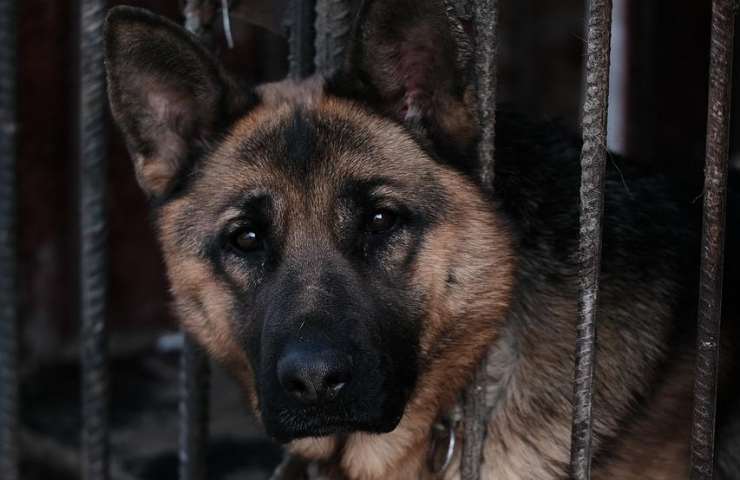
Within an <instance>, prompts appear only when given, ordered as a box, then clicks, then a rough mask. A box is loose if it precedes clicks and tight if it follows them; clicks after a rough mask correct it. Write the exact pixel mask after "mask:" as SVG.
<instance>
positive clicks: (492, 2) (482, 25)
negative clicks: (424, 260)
mask: <svg viewBox="0 0 740 480" xmlns="http://www.w3.org/2000/svg"><path fill="white" fill-rule="evenodd" d="M470 4H472V5H471V6H472V21H473V30H474V33H475V38H474V43H475V50H474V51H475V56H474V67H475V81H476V85H475V87H476V88H475V91H476V105H477V114H478V123H479V128H480V139H479V143H478V162H479V165H480V173H479V175H480V179H481V185H483V186H484V188H485V189H486V190H488V191H492V190H493V178H494V142H495V133H496V71H497V67H496V59H497V55H496V54H497V51H496V47H497V40H496V33H497V29H498V0H478V1H473V2H470ZM488 363H489V359H488V356H486V358H484V360H483V362H482V364H481V366H480V367H479V368H478V371H477V372H476V374H475V378H474V380H473V384H472V386H471V388H469V389H468V391H467V392H466V397H465V405H464V410H465V411H464V422H463V428H464V436H463V439H464V440H463V451H462V471H461V475H462V479H463V480H478V479H479V478H480V470H481V463H482V460H483V445H484V443H485V438H486V430H487V424H488V418H489V417H490V413H491V409H492V408H493V404H494V401H495V398H494V396H492V395H491V394H490V393H489V390H490V389H489V388H486V387H487V386H488V385H489V383H490V379H489V376H488V372H487V371H488Z"/></svg>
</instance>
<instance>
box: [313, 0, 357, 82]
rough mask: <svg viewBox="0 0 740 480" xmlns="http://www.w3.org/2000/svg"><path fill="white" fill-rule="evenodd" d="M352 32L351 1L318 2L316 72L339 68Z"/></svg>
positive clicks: (332, 0) (326, 0)
mask: <svg viewBox="0 0 740 480" xmlns="http://www.w3.org/2000/svg"><path fill="white" fill-rule="evenodd" d="M351 31H352V5H351V1H350V0H316V59H315V65H316V71H317V72H319V73H322V74H329V73H331V72H333V71H334V70H336V69H337V68H339V67H340V66H341V65H342V61H343V60H344V51H345V48H346V46H347V44H348V42H349V36H350V33H351Z"/></svg>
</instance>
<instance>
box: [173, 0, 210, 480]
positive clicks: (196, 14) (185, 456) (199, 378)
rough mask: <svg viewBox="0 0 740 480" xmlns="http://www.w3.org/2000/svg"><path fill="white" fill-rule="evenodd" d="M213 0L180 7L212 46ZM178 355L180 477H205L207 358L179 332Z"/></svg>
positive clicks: (184, 479) (189, 25)
mask: <svg viewBox="0 0 740 480" xmlns="http://www.w3.org/2000/svg"><path fill="white" fill-rule="evenodd" d="M217 10H218V5H217V0H187V1H186V2H185V7H184V15H185V28H186V29H188V30H189V31H190V32H192V33H194V34H195V35H197V36H198V37H199V38H200V40H201V42H203V44H204V45H205V46H206V47H208V48H209V49H213V47H214V45H215V39H214V37H213V31H214V23H215V21H216V12H217ZM183 336H184V340H183V350H182V354H181V357H180V377H179V382H180V406H179V408H180V434H179V452H178V458H179V467H178V472H179V478H180V480H205V478H206V475H207V465H206V452H207V450H208V422H209V418H208V396H209V390H210V389H209V379H210V367H209V364H208V358H207V357H206V355H205V354H204V353H203V351H202V350H201V348H200V346H199V345H198V344H197V343H196V342H195V340H193V339H192V338H191V337H190V336H189V335H187V334H186V333H183Z"/></svg>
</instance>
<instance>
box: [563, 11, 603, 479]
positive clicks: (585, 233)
mask: <svg viewBox="0 0 740 480" xmlns="http://www.w3.org/2000/svg"><path fill="white" fill-rule="evenodd" d="M611 14H612V2H611V0H591V2H590V3H589V17H588V26H587V29H586V30H587V34H586V35H587V41H586V92H585V98H584V102H583V119H582V128H583V146H582V149H581V188H580V235H579V245H578V257H579V260H580V266H579V270H578V283H579V289H580V296H579V297H578V322H577V325H576V351H575V353H576V361H575V379H574V382H573V384H574V399H573V430H572V433H571V452H570V467H571V475H572V478H573V479H574V480H587V479H590V478H591V438H592V432H591V429H592V425H593V422H592V418H591V401H592V398H593V391H592V387H593V376H594V367H595V365H596V312H597V309H598V303H599V302H598V300H599V298H598V295H599V273H600V270H601V231H602V216H603V212H604V174H605V171H606V153H607V152H606V123H607V121H606V120H607V106H608V105H607V104H608V101H607V100H608V97H609V53H610V52H609V49H610V41H611Z"/></svg>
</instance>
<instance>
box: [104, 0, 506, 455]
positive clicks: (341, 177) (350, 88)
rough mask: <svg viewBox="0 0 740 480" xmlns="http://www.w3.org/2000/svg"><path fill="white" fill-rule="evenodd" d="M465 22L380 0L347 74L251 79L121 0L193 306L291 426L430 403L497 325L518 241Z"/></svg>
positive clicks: (118, 30) (122, 83)
mask: <svg viewBox="0 0 740 480" xmlns="http://www.w3.org/2000/svg"><path fill="white" fill-rule="evenodd" d="M463 37H464V30H463V29H462V28H461V27H460V25H459V24H458V23H456V22H455V21H454V20H453V19H452V18H451V17H449V16H448V15H447V12H446V9H445V8H444V6H443V5H442V4H441V3H440V4H438V3H437V2H435V1H429V2H414V1H406V0H404V1H397V0H394V1H390V0H388V1H374V2H368V3H367V4H366V5H365V6H364V7H363V9H362V11H361V12H360V17H359V23H358V25H357V27H356V32H355V35H354V41H353V44H352V45H351V46H350V48H349V55H348V61H347V64H346V66H345V67H344V68H342V69H341V71H340V72H338V73H337V74H336V75H335V76H334V77H333V78H331V79H328V80H324V79H320V78H313V79H309V80H306V81H303V82H289V81H285V82H281V83H277V84H268V85H263V86H259V87H256V88H244V87H241V86H239V85H238V84H237V82H235V81H234V80H233V79H232V78H231V77H229V76H228V75H227V74H226V73H225V72H224V70H223V69H222V68H221V67H220V66H219V65H218V64H217V63H216V62H215V61H214V59H213V58H212V57H211V56H210V55H209V54H208V53H207V52H206V51H205V50H204V49H203V48H202V47H201V46H200V45H199V44H198V42H197V40H195V39H194V38H193V37H192V36H191V35H190V34H188V33H187V32H185V31H184V30H183V29H181V28H180V27H179V26H177V25H175V24H174V23H171V22H169V21H167V20H164V19H161V18H159V17H156V16H153V15H151V14H148V13H146V12H144V11H141V10H135V9H130V8H119V9H115V10H113V11H112V13H111V14H110V16H109V18H108V21H107V31H106V66H107V71H108V82H109V93H110V103H111V109H112V112H113V115H114V117H115V120H116V122H117V123H118V125H119V126H120V128H121V130H122V131H123V134H124V136H125V138H126V141H127V145H128V148H129V150H130V152H131V155H132V157H133V160H134V165H135V170H136V175H137V178H138V180H139V183H140V184H141V186H142V187H143V189H144V190H145V191H146V192H147V193H148V194H149V195H150V196H151V198H152V203H153V211H154V217H155V221H156V226H157V229H158V234H159V238H160V241H161V244H162V248H163V251H164V256H165V260H166V264H167V269H168V275H169V278H170V281H171V284H172V290H173V295H174V299H175V303H176V307H177V311H178V314H179V315H180V317H181V319H182V322H183V325H184V326H185V327H186V329H187V330H188V331H189V332H190V333H192V334H193V335H194V336H195V337H196V338H197V339H198V340H199V341H200V342H201V343H202V344H203V345H204V346H205V347H206V348H207V350H208V351H209V352H210V353H211V354H212V355H213V357H215V358H216V359H218V360H220V361H221V362H223V363H224V364H225V365H227V366H228V367H229V368H230V369H231V371H232V372H234V373H235V375H236V376H237V377H238V378H239V379H240V381H241V383H242V384H243V385H244V386H245V387H246V389H247V391H248V392H249V398H250V401H251V402H252V404H253V406H254V408H255V409H256V411H257V412H258V413H259V416H260V418H261V419H262V421H263V422H264V424H265V426H266V428H267V430H268V432H269V433H270V434H271V435H272V436H274V437H275V438H277V439H279V440H281V441H289V440H294V439H298V438H302V437H322V436H329V435H333V434H337V433H347V432H358V431H359V432H376V433H377V432H389V431H391V430H393V429H394V428H396V427H397V425H398V424H399V421H400V420H401V419H402V417H404V412H406V417H409V416H413V415H416V416H417V417H418V418H422V417H423V418H424V419H425V420H423V421H431V420H432V418H431V417H433V416H434V415H436V412H437V411H438V410H439V408H442V407H444V406H445V405H448V404H449V403H450V402H452V401H453V400H454V396H455V395H456V394H457V392H459V390H460V389H461V388H462V386H463V385H464V384H465V382H466V381H467V380H468V379H469V378H470V375H471V373H472V371H473V370H474V367H475V365H476V363H477V362H478V360H479V359H480V357H481V355H482V353H483V352H484V350H485V348H486V345H488V344H489V343H490V342H491V341H492V340H493V339H494V338H495V336H496V333H497V329H498V328H499V327H500V322H499V321H498V320H500V318H501V317H502V316H503V311H504V309H505V308H506V305H507V302H508V295H509V292H510V289H511V283H512V273H511V272H512V265H511V263H512V260H511V252H510V242H509V235H508V232H507V229H506V226H505V225H504V224H503V222H501V221H500V219H499V218H498V216H497V214H496V212H495V208H494V206H493V204H492V202H491V200H490V199H489V198H488V196H487V195H486V194H485V193H484V191H485V189H483V188H481V186H480V185H479V184H477V182H476V180H475V178H476V165H475V162H474V161H473V160H471V159H474V158H475V155H474V151H475V140H476V136H477V123H476V121H475V120H474V118H475V116H474V114H473V109H472V108H471V99H472V95H471V93H470V92H471V89H470V88H469V85H468V82H467V79H466V74H465V72H466V70H467V63H468V57H469V49H468V48H467V46H466V43H465V42H464V41H463V40H462V39H463ZM412 413H413V415H412ZM418 421H422V420H418Z"/></svg>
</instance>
